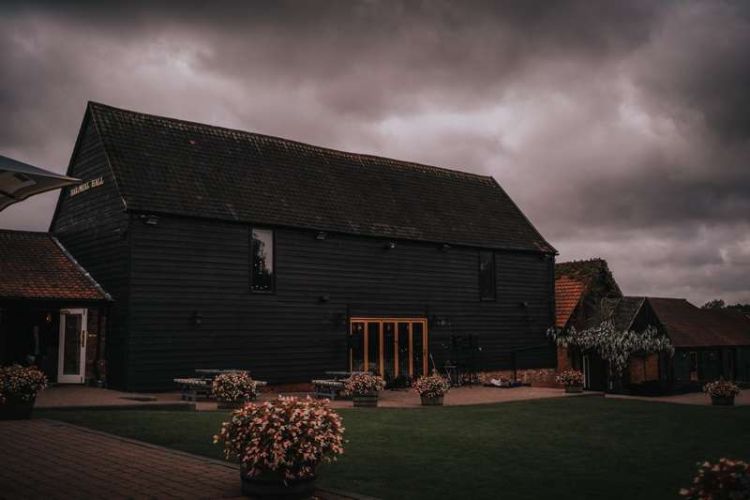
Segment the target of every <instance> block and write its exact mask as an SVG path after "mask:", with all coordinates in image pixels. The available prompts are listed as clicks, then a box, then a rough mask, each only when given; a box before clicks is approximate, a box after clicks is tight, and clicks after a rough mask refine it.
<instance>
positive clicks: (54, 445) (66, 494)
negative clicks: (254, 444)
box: [0, 419, 355, 500]
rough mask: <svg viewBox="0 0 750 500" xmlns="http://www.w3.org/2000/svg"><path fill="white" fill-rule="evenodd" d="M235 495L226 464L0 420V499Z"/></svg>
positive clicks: (55, 425)
mask: <svg viewBox="0 0 750 500" xmlns="http://www.w3.org/2000/svg"><path fill="white" fill-rule="evenodd" d="M240 497H241V493H240V480H239V471H238V468H237V467H236V466H234V465H232V464H228V463H223V462H220V461H217V460H212V459H209V458H203V457H199V456H196V455H191V454H188V453H183V452H179V451H175V450H169V449H167V448H162V447H160V446H155V445H150V444H147V443H142V442H139V441H134V440H132V439H126V438H120V437H118V436H113V435H111V434H105V433H102V432H98V431H93V430H89V429H84V428H82V427H77V426H74V425H70V424H65V423H62V422H56V421H53V420H45V419H39V420H18V421H0V498H2V499H8V500H15V499H37V498H38V499H58V498H59V499H89V498H107V499H124V498H133V499H142V498H143V499H146V498H240ZM317 498H320V499H321V500H344V499H351V498H355V497H354V496H351V497H350V496H348V495H345V494H335V493H331V492H323V491H321V492H319V493H318V497H317Z"/></svg>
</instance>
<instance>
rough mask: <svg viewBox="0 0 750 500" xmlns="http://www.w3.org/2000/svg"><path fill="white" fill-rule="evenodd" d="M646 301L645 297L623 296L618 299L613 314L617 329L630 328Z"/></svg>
mask: <svg viewBox="0 0 750 500" xmlns="http://www.w3.org/2000/svg"><path fill="white" fill-rule="evenodd" d="M645 301H646V298H645V297H622V298H621V299H619V300H618V302H617V305H616V306H615V310H614V314H613V315H612V316H613V317H612V319H613V320H614V323H615V328H616V329H617V331H620V332H622V331H625V330H629V329H630V327H631V325H632V324H633V321H635V318H636V316H637V315H638V312H639V311H640V310H641V307H642V306H643V303H644V302H645Z"/></svg>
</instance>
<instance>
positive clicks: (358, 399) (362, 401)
mask: <svg viewBox="0 0 750 500" xmlns="http://www.w3.org/2000/svg"><path fill="white" fill-rule="evenodd" d="M352 401H353V402H354V406H359V407H367V408H374V407H376V406H378V395H377V394H354V395H352Z"/></svg>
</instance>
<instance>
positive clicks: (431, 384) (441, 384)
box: [414, 373, 451, 406]
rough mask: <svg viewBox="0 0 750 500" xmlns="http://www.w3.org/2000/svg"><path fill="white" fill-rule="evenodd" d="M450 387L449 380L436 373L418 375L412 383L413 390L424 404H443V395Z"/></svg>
mask: <svg viewBox="0 0 750 500" xmlns="http://www.w3.org/2000/svg"><path fill="white" fill-rule="evenodd" d="M450 388H451V384H450V382H449V381H448V380H447V379H446V378H445V377H441V376H440V375H438V374H437V373H433V374H432V375H426V376H424V377H419V378H418V379H417V381H416V382H415V383H414V390H415V391H417V392H418V393H419V397H420V398H421V399H422V405H424V406H443V397H444V396H445V394H446V393H447V392H448V391H449V390H450Z"/></svg>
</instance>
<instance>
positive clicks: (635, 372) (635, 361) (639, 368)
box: [628, 354, 659, 384]
mask: <svg viewBox="0 0 750 500" xmlns="http://www.w3.org/2000/svg"><path fill="white" fill-rule="evenodd" d="M628 377H629V380H630V383H631V384H641V383H643V382H648V381H650V380H659V355H658V354H649V355H648V356H634V357H633V358H631V360H630V363H629V365H628Z"/></svg>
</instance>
